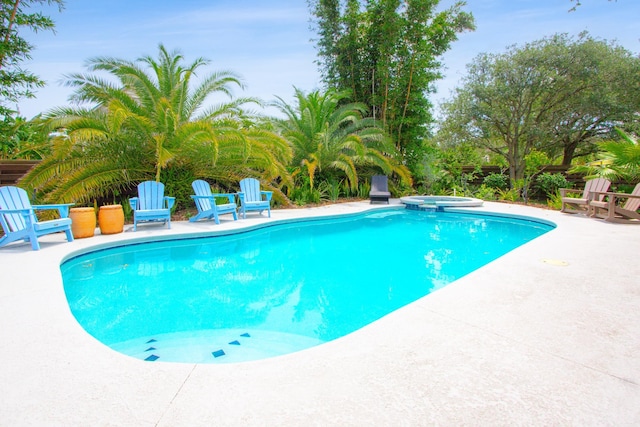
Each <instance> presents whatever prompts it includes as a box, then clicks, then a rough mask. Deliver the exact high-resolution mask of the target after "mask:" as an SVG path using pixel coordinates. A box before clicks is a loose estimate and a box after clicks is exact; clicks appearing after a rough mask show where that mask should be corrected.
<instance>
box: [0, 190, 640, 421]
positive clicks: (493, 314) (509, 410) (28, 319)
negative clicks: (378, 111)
mask: <svg viewBox="0 0 640 427" xmlns="http://www.w3.org/2000/svg"><path fill="white" fill-rule="evenodd" d="M393 203H394V204H399V201H398V200H394V201H393ZM380 207H383V208H384V207H386V205H380ZM371 208H374V209H375V208H377V205H369V204H368V203H367V202H352V203H344V204H339V205H331V206H323V207H319V208H311V209H288V210H273V211H272V219H271V220H272V221H276V220H279V219H286V218H294V217H300V216H305V217H306V216H322V215H335V214H340V213H350V212H359V211H363V210H367V209H371ZM465 210H466V209H465ZM468 211H471V212H473V211H475V212H490V213H497V214H515V215H522V216H531V217H535V218H539V219H541V220H544V221H551V222H553V223H555V224H556V225H557V227H556V228H555V229H554V230H551V231H550V232H548V233H546V234H544V235H543V236H540V237H538V238H536V239H535V240H533V241H531V242H529V243H527V244H525V245H524V246H522V247H520V248H518V249H516V250H514V251H512V252H510V253H508V254H506V255H505V256H503V257H501V258H499V259H497V260H495V261H493V262H492V263H490V264H488V265H487V266H485V267H482V268H481V269H479V270H476V271H475V272H473V273H471V274H469V275H467V276H465V277H463V278H461V279H459V280H457V281H456V282H454V283H452V284H450V285H448V286H447V287H445V288H443V289H441V290H438V291H436V292H434V293H433V294H430V295H428V296H426V297H424V298H422V299H420V300H418V301H416V302H414V303H412V304H410V305H408V306H406V307H404V308H402V309H401V310H398V311H396V312H394V313H391V314H389V315H387V316H385V317H384V318H382V319H380V320H379V321H377V322H374V323H373V324H371V325H368V326H367V327H365V328H363V329H361V330H359V331H356V332H355V333H353V334H350V335H349V336H346V337H343V338H340V339H338V340H335V341H333V342H330V343H327V344H324V345H322V346H318V347H313V348H311V349H307V350H304V351H301V352H298V353H293V354H289V355H284V356H280V357H276V358H272V359H267V360H262V361H254V362H245V363H240V364H225V365H211V364H204V365H200V364H176V363H158V362H153V363H149V362H142V361H139V360H136V359H132V358H129V357H127V356H123V355H120V354H119V353H117V352H115V351H112V350H110V349H108V348H107V347H105V346H103V345H102V344H100V343H98V342H96V341H95V340H94V339H93V338H91V337H89V336H88V334H86V332H84V330H82V328H81V327H80V326H79V325H78V324H77V323H76V322H75V319H73V317H72V315H71V313H70V311H69V309H68V307H67V306H66V300H65V297H64V292H63V290H62V283H61V278H60V271H59V265H60V262H61V260H62V259H63V258H64V257H65V256H68V255H69V254H70V253H72V252H73V251H76V250H82V249H84V248H86V247H88V246H93V245H95V244H96V243H105V244H107V243H112V242H116V241H120V240H122V239H127V238H129V237H130V236H133V233H131V232H125V233H123V234H121V235H110V236H95V237H93V238H89V239H78V240H76V241H74V242H73V243H65V242H64V238H63V237H62V236H59V235H52V236H45V237H43V238H41V244H42V249H41V250H40V251H38V252H35V251H31V249H30V246H29V245H28V244H27V245H16V246H13V245H12V246H7V247H5V248H2V249H0V265H1V270H2V277H3V278H2V284H1V285H0V322H2V325H3V327H2V329H1V332H0V340H1V342H2V343H3V345H2V351H1V352H0V362H2V363H1V364H0V366H1V367H0V379H1V380H2V384H3V387H4V389H5V393H3V395H4V402H3V405H0V420H2V421H0V424H7V425H16V424H19V425H42V424H48V425H95V424H98V425H143V426H146V425H149V426H151V425H154V426H156V425H157V426H172V425H211V424H227V425H273V424H277V425H300V424H310V423H311V424H320V425H363V424H371V425H397V424H409V425H425V424H456V425H459V424H476V425H477V424H497V425H512V424H600V425H602V424H618V425H620V424H638V423H640V409H638V408H637V404H636V402H638V401H640V358H638V357H637V355H638V354H639V352H640V338H639V337H640V310H638V309H637V307H638V303H639V302H640V290H639V287H638V286H639V285H638V284H637V276H638V267H637V265H638V264H637V254H638V253H640V227H635V226H633V225H620V224H609V223H606V222H604V221H601V220H594V219H590V218H584V217H581V216H577V215H568V214H562V213H560V212H557V211H551V210H545V209H538V208H533V207H528V206H519V205H509V204H502V203H491V202H485V204H484V206H483V207H475V208H469V209H468ZM267 221H269V220H268V219H267V218H266V217H264V216H263V217H258V215H257V214H254V215H248V216H247V219H245V220H239V221H236V222H232V221H229V220H226V221H225V219H224V217H223V218H222V223H221V224H220V225H215V224H214V223H213V222H208V223H188V222H184V223H183V222H173V223H172V230H166V229H164V228H162V227H160V226H159V225H149V226H146V227H145V226H141V227H139V231H138V232H136V233H135V237H143V238H151V239H152V238H153V237H154V236H156V235H158V234H162V235H170V234H171V235H172V234H176V235H177V234H180V233H185V232H194V233H205V234H206V233H207V232H209V231H211V230H232V229H238V228H239V227H242V226H247V225H248V226H255V225H259V224H261V223H263V222H267ZM390 268H392V267H391V266H390Z"/></svg>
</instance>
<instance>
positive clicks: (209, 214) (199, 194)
mask: <svg viewBox="0 0 640 427" xmlns="http://www.w3.org/2000/svg"><path fill="white" fill-rule="evenodd" d="M191 186H192V187H193V191H194V192H195V193H196V194H195V196H191V198H192V199H193V201H194V202H195V203H196V208H198V214H197V215H196V216H194V217H192V218H190V219H189V221H191V222H196V221H199V220H201V219H211V218H213V220H214V221H215V222H216V224H220V218H219V215H222V214H228V213H230V214H232V215H233V220H234V221H236V220H237V219H238V213H237V209H238V206H237V205H236V202H235V194H233V193H215V194H212V193H211V186H210V185H209V183H208V182H207V181H203V180H201V179H198V180H195V181H193V182H192V183H191ZM216 197H226V198H227V199H228V200H229V203H221V204H216Z"/></svg>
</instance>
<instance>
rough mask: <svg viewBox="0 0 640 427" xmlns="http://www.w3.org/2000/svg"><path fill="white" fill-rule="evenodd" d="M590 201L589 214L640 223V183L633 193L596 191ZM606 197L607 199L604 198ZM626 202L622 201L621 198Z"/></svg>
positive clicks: (625, 222) (605, 218)
mask: <svg viewBox="0 0 640 427" xmlns="http://www.w3.org/2000/svg"><path fill="white" fill-rule="evenodd" d="M595 195H596V196H597V197H598V199H595V200H591V201H590V202H589V215H590V216H592V217H596V218H602V219H604V220H606V221H610V222H617V223H622V224H640V213H638V210H640V183H638V184H637V185H636V186H635V188H634V189H633V191H632V192H631V193H599V192H598V193H595ZM602 199H606V200H602ZM625 199H626V202H624V203H621V200H625Z"/></svg>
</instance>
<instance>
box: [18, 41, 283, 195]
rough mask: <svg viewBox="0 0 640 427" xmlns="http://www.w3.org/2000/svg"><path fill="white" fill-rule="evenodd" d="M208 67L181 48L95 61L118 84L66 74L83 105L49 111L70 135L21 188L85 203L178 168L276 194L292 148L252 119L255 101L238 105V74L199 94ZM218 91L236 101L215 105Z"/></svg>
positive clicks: (207, 83)
mask: <svg viewBox="0 0 640 427" xmlns="http://www.w3.org/2000/svg"><path fill="white" fill-rule="evenodd" d="M206 64H208V61H207V60H205V59H203V58H198V59H196V60H195V61H193V62H192V63H191V64H189V65H187V66H184V65H183V56H182V55H181V54H180V53H179V52H178V51H174V52H169V51H167V50H166V49H165V47H164V46H162V45H160V46H159V57H158V59H157V60H156V59H154V58H152V57H150V56H144V57H142V58H140V59H138V60H137V61H135V62H131V61H127V60H123V59H117V58H109V57H98V58H94V59H91V60H89V61H88V69H89V71H90V72H106V73H108V74H109V75H110V76H111V78H110V79H108V78H104V77H101V76H99V75H96V74H82V73H77V74H71V75H69V76H67V85H69V86H71V87H74V88H75V92H74V95H73V97H72V100H73V101H75V102H76V103H77V105H78V106H74V107H60V108H57V109H54V110H52V111H51V112H49V113H47V114H46V116H45V119H46V120H47V123H48V124H49V126H50V127H51V128H52V129H60V128H63V129H65V132H64V134H63V135H61V136H60V137H58V138H56V140H55V141H54V145H53V153H52V155H51V156H49V157H47V158H46V159H44V161H43V162H42V163H41V164H40V165H39V166H38V167H36V168H35V169H34V170H32V172H31V173H30V174H29V175H28V176H27V177H26V178H25V179H24V180H23V182H22V183H23V184H24V185H25V186H27V187H31V188H34V189H36V188H37V189H38V190H40V191H41V192H44V193H45V199H46V200H62V201H76V202H78V201H85V202H86V201H89V200H92V199H93V198H103V197H112V196H113V195H116V194H124V193H126V192H127V191H129V190H130V189H131V188H132V186H133V185H134V184H135V183H137V182H140V181H144V180H148V179H155V180H162V179H163V174H164V173H166V171H167V169H168V168H170V167H177V168H179V169H180V170H182V171H183V172H181V176H188V177H193V178H207V179H209V180H211V181H215V182H216V183H217V184H219V185H221V186H223V187H230V188H235V186H236V185H237V182H238V180H239V179H240V178H243V177H246V176H249V175H250V176H255V177H260V178H261V179H262V180H263V182H265V185H266V186H270V187H272V186H273V184H272V183H274V182H276V180H280V181H281V182H283V183H287V182H290V178H289V176H288V174H287V171H286V168H285V165H286V164H288V162H289V161H290V158H291V149H290V148H289V146H288V144H287V143H286V141H284V140H283V139H282V138H280V137H279V136H278V135H276V134H275V133H273V132H270V131H268V130H264V129H260V128H258V127H256V126H255V125H254V122H253V121H252V120H251V119H252V118H251V117H249V116H248V115H247V114H246V113H245V112H244V110H243V109H242V106H243V105H244V104H246V103H248V102H254V101H255V100H252V99H248V98H237V99H233V97H232V89H233V87H240V88H242V82H241V80H240V78H239V77H238V76H236V75H235V74H234V73H232V72H230V71H218V72H214V73H211V74H210V75H208V76H203V77H201V79H200V81H199V83H198V84H196V85H195V86H194V87H192V78H193V77H194V76H195V74H196V71H197V70H198V69H200V68H201V67H202V66H204V65H206ZM114 78H115V82H114ZM214 94H222V95H226V96H228V97H229V98H230V100H229V101H228V102H220V103H218V104H215V105H212V106H207V105H206V104H205V102H206V101H208V100H209V99H210V98H211V96H213V95H214ZM85 103H89V104H90V106H89V107H85V106H84V104H85ZM184 170H188V171H190V174H185V173H184ZM272 189H274V190H276V189H275V188H272ZM277 193H278V194H279V195H281V194H282V193H281V192H279V191H278V192H277Z"/></svg>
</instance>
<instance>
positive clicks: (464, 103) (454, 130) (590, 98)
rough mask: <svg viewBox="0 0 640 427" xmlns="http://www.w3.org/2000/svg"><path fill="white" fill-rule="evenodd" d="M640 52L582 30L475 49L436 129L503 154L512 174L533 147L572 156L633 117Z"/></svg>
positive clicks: (519, 175)
mask: <svg viewBox="0 0 640 427" xmlns="http://www.w3.org/2000/svg"><path fill="white" fill-rule="evenodd" d="M639 71H640V60H639V59H638V58H635V57H633V56H632V55H631V54H630V53H629V52H627V51H626V50H624V49H622V48H619V47H616V46H615V45H613V44H608V43H606V42H604V41H597V40H594V39H592V38H590V37H588V36H587V35H586V34H582V35H580V36H579V38H578V40H577V41H574V40H572V39H570V38H569V37H568V36H566V35H555V36H552V37H550V38H545V39H542V40H539V41H535V42H532V43H528V44H526V45H525V46H524V47H520V48H519V47H517V46H512V47H510V48H509V50H508V51H507V52H506V53H504V54H481V55H479V56H478V57H477V58H476V59H475V60H474V62H473V63H472V64H470V65H469V66H468V75H467V76H466V77H465V79H464V81H463V86H462V87H460V88H458V89H456V94H455V96H454V98H453V99H452V100H451V101H449V102H447V103H445V104H444V106H443V108H444V111H445V117H446V120H445V121H444V122H443V124H442V126H441V129H440V132H442V133H443V135H446V136H440V138H441V139H444V138H448V139H450V140H451V141H453V142H457V143H460V142H471V143H473V144H475V145H477V146H479V147H482V148H484V149H487V150H490V151H492V152H494V153H496V154H498V155H500V156H502V157H504V159H505V160H506V161H507V163H508V165H509V175H510V178H511V180H512V181H513V182H515V181H517V180H521V179H523V178H524V176H525V172H526V161H525V159H526V157H527V156H528V155H529V154H530V153H532V152H533V150H540V151H544V152H546V153H547V154H548V155H550V156H553V157H556V156H557V155H558V153H563V155H564V159H563V163H564V164H570V163H571V160H572V159H573V157H574V156H575V155H576V153H577V151H578V149H579V148H582V149H583V151H586V152H589V146H588V144H590V143H591V142H592V141H593V140H594V138H596V137H602V136H603V135H607V134H608V133H609V132H610V130H611V128H612V127H613V125H614V124H615V123H617V122H620V121H623V122H624V121H633V120H637V116H636V115H635V113H636V111H637V105H638V104H639V102H638V101H639V100H640V72H639Z"/></svg>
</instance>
